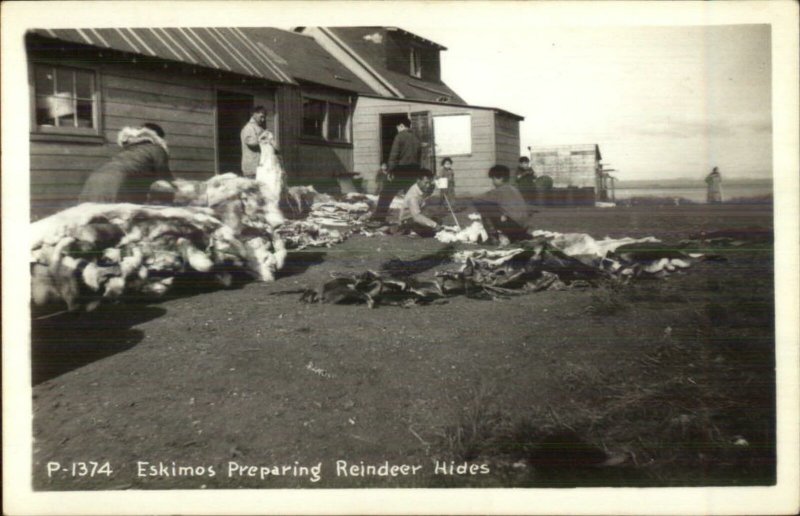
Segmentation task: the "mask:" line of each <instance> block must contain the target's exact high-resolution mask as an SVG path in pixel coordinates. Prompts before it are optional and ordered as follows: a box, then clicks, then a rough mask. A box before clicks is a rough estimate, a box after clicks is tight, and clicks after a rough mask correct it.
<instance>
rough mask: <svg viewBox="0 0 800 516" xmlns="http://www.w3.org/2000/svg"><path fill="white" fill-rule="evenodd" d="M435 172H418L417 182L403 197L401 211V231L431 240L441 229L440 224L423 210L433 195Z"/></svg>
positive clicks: (424, 169)
mask: <svg viewBox="0 0 800 516" xmlns="http://www.w3.org/2000/svg"><path fill="white" fill-rule="evenodd" d="M433 186H434V183H433V172H432V171H430V170H428V169H427V168H423V169H419V170H417V171H416V181H415V182H414V184H412V185H411V187H410V188H409V189H408V190H407V191H406V194H405V196H404V197H403V207H402V209H401V210H400V229H401V231H408V230H410V231H413V232H414V233H416V234H418V235H419V236H421V237H425V238H430V237H433V236H434V235H436V232H437V231H439V230H440V229H441V226H440V225H439V223H438V222H436V221H435V220H433V219H432V218H430V217H429V216H427V215H426V214H425V213H424V212H423V210H424V208H425V202H426V201H427V200H428V198H429V197H430V196H431V194H432V193H433Z"/></svg>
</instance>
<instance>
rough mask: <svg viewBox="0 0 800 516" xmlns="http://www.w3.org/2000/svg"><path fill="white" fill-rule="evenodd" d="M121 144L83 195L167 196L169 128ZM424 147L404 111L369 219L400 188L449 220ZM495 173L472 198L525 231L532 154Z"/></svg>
mask: <svg viewBox="0 0 800 516" xmlns="http://www.w3.org/2000/svg"><path fill="white" fill-rule="evenodd" d="M266 120H267V111H266V109H265V108H264V107H263V106H256V107H255V108H254V109H253V111H252V115H251V117H250V119H249V120H248V122H247V123H246V124H245V126H244V127H243V128H242V130H241V133H240V137H241V149H242V161H241V169H242V170H241V172H242V175H244V176H245V177H251V178H254V177H255V175H256V170H257V168H258V165H259V162H260V145H259V142H260V141H261V140H262V139H264V138H269V139H272V135H271V133H270V132H269V131H268V130H267V125H266ZM118 144H119V145H120V146H121V147H122V150H121V151H120V152H119V153H117V154H116V155H115V156H114V157H113V158H112V159H111V160H110V161H109V162H108V163H106V164H104V165H103V166H101V167H100V168H99V169H97V170H96V171H94V172H93V173H92V174H91V175H90V176H89V177H88V179H87V181H86V182H85V184H84V187H83V190H82V192H81V194H80V201H81V202H127V203H136V204H146V203H157V204H166V203H168V202H169V201H170V199H171V196H172V195H173V194H174V191H175V188H174V187H173V186H172V183H173V181H174V177H173V175H172V172H171V171H170V168H169V150H168V147H167V143H166V141H165V133H164V130H163V129H162V128H161V127H160V126H159V125H158V124H154V123H146V124H143V125H142V126H141V127H126V128H124V129H122V130H121V131H120V133H119V136H118ZM421 150H422V145H421V143H420V140H419V139H418V138H417V136H416V135H415V134H414V133H413V132H412V131H411V121H410V120H409V119H408V118H404V119H402V120H401V121H400V122H399V123H398V124H397V135H396V136H395V138H394V141H393V143H392V147H391V151H390V153H389V160H388V162H387V163H385V164H383V165H382V166H381V171H380V172H379V175H378V183H379V194H378V202H377V207H376V208H375V211H374V213H373V215H372V218H371V219H370V221H369V225H370V226H371V227H381V226H384V225H386V216H387V214H388V210H389V205H390V204H391V202H392V200H393V199H394V197H395V196H396V195H397V194H399V193H401V192H405V195H404V196H403V207H402V210H401V213H400V218H399V222H400V229H401V230H409V231H414V232H415V233H417V234H419V235H421V236H423V237H426V236H433V235H435V234H436V232H437V231H439V230H440V229H441V228H442V225H441V224H440V222H439V220H440V219H437V218H436V217H435V216H432V215H431V214H430V213H429V212H428V211H426V210H425V209H424V208H425V205H426V202H427V200H428V199H429V197H431V195H432V194H433V192H434V174H433V172H432V171H431V170H429V169H426V168H423V167H421V165H420V162H421ZM488 176H489V178H490V180H491V182H492V185H493V187H494V188H493V189H492V190H490V191H488V192H486V193H485V194H483V195H481V196H479V197H477V198H476V199H474V201H473V204H474V206H475V209H476V210H477V211H478V212H479V213H480V214H481V217H482V219H483V222H484V226H486V228H487V230H488V231H489V233H490V234H491V235H492V238H493V239H495V240H497V241H498V242H504V241H515V240H519V239H521V238H526V235H527V227H528V225H529V219H530V215H531V211H530V209H529V201H530V193H531V192H533V191H535V189H536V182H537V178H536V173H535V172H534V170H533V169H532V168H531V163H530V159H529V158H528V157H527V156H522V157H521V158H520V159H519V165H518V167H517V170H516V171H515V174H514V182H515V183H516V186H515V185H513V184H512V180H511V179H512V178H511V171H510V170H509V169H508V167H506V166H504V165H495V166H493V167H491V168H490V169H489V171H488ZM439 178H440V179H444V180H446V185H445V184H444V183H442V184H441V187H440V196H441V199H440V200H441V201H442V202H443V203H447V205H448V206H449V207H450V208H451V209H452V207H451V206H450V203H451V202H452V199H453V194H454V193H455V173H454V171H453V160H452V159H450V158H444V159H442V161H441V169H440V171H439ZM721 182H722V177H721V175H720V173H719V169H718V168H717V167H714V169H713V171H712V172H711V173H710V174H709V175H708V176H707V177H706V183H707V185H708V202H709V203H719V202H722V191H721Z"/></svg>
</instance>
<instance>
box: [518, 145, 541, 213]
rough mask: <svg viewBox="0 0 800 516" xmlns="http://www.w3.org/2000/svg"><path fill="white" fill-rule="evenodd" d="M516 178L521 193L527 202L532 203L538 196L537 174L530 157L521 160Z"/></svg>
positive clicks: (523, 157)
mask: <svg viewBox="0 0 800 516" xmlns="http://www.w3.org/2000/svg"><path fill="white" fill-rule="evenodd" d="M515 178H516V183H517V189H518V190H519V193H521V194H522V197H523V198H524V199H525V201H526V202H528V203H529V204H530V203H532V202H533V200H534V197H535V196H536V172H535V171H534V170H533V168H531V160H530V158H528V156H521V157H520V158H519V165H517V171H516V174H515Z"/></svg>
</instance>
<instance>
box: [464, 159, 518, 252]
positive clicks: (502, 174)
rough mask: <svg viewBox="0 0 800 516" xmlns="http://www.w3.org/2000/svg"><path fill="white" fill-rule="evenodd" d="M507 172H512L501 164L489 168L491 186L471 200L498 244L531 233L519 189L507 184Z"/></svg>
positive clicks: (491, 236) (508, 175) (516, 239)
mask: <svg viewBox="0 0 800 516" xmlns="http://www.w3.org/2000/svg"><path fill="white" fill-rule="evenodd" d="M510 176H511V172H510V171H509V169H508V167H506V166H504V165H495V166H493V167H492V168H490V169H489V179H491V181H492V185H493V186H494V188H493V189H492V190H489V191H488V192H486V193H485V194H483V195H481V196H479V197H478V198H476V199H475V201H474V203H475V208H476V209H477V210H478V213H480V214H481V218H482V219H483V225H484V227H485V228H486V231H487V232H488V233H489V235H490V238H491V239H492V240H493V241H495V242H498V243H500V244H505V243H507V242H516V241H519V240H526V239H528V238H529V237H530V235H529V234H528V222H529V221H528V218H529V217H530V214H529V212H528V205H527V204H526V202H525V199H523V198H522V194H520V193H519V190H517V189H516V188H515V187H514V186H512V185H511V184H509V180H510Z"/></svg>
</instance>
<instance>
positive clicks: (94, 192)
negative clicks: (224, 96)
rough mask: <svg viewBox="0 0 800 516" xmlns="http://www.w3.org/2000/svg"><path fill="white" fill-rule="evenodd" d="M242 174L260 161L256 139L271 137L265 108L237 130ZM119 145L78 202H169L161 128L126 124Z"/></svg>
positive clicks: (250, 174) (249, 172)
mask: <svg viewBox="0 0 800 516" xmlns="http://www.w3.org/2000/svg"><path fill="white" fill-rule="evenodd" d="M240 138H241V142H242V170H241V172H242V175H243V176H245V177H249V178H255V176H256V170H257V169H258V164H259V162H260V160H261V147H260V145H259V142H260V141H261V140H263V139H265V138H267V139H269V140H272V134H271V133H270V132H269V131H268V130H267V110H266V109H265V108H264V106H256V107H254V108H253V110H252V113H251V117H250V119H249V120H248V121H247V123H246V124H245V126H244V127H243V128H242V130H241V133H240ZM117 143H118V145H119V146H120V147H121V148H122V149H121V150H120V151H119V152H118V153H117V154H116V155H115V156H114V157H112V158H111V160H109V161H108V162H107V163H105V164H103V165H102V166H101V167H100V168H98V169H97V170H95V171H94V172H92V173H91V174H90V175H89V177H88V178H87V179H86V182H85V183H84V185H83V189H82V190H81V193H80V195H79V197H78V200H79V201H80V202H97V203H115V202H116V203H133V204H169V203H170V202H171V200H172V198H173V196H174V193H175V190H176V189H175V187H174V184H173V183H174V181H175V177H174V176H173V174H172V172H171V171H170V167H169V148H168V146H167V142H166V135H165V133H164V129H163V128H162V127H161V126H160V125H158V124H155V123H151V122H148V123H145V124H142V125H141V126H140V127H125V128H123V129H122V130H121V131H120V132H119V135H118V137H117Z"/></svg>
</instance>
